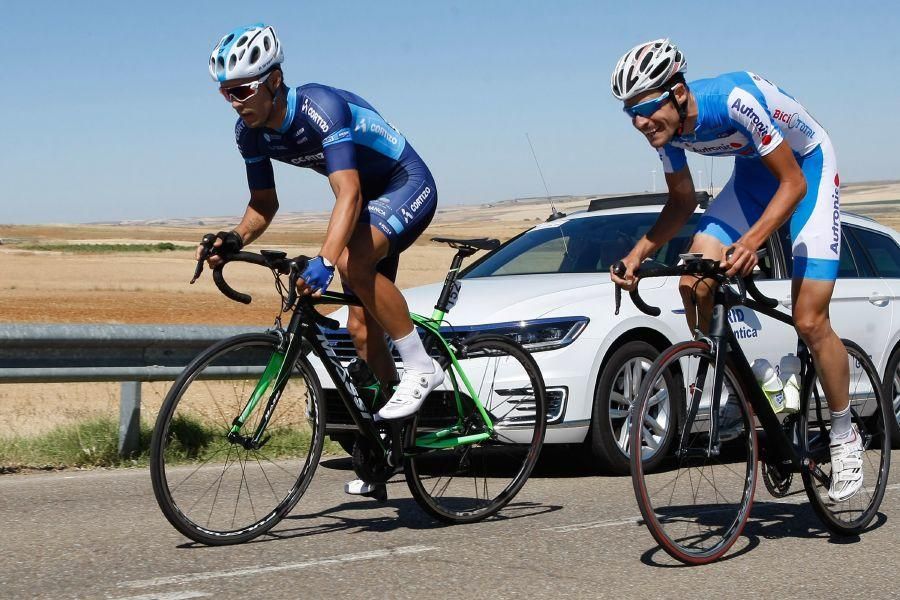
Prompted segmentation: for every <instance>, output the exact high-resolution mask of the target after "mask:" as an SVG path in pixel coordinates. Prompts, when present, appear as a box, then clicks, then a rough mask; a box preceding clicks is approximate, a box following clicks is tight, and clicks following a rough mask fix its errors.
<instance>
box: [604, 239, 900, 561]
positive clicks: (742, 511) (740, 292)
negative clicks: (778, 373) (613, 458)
mask: <svg viewBox="0 0 900 600" xmlns="http://www.w3.org/2000/svg"><path fill="white" fill-rule="evenodd" d="M682 259H683V264H679V265H677V266H674V267H669V266H658V265H652V264H647V263H645V265H644V266H641V267H639V268H638V269H637V271H636V272H635V275H636V276H637V277H640V278H641V279H642V280H643V279H647V278H650V277H668V276H682V275H693V276H696V277H697V278H698V281H701V280H702V279H712V280H714V281H715V283H716V288H715V293H714V304H713V311H712V322H711V326H710V331H709V335H700V334H698V335H697V337H696V339H694V340H692V341H686V342H682V343H678V344H675V345H673V346H671V347H669V348H668V349H666V350H664V351H663V352H662V353H661V354H660V355H659V357H658V358H657V359H656V360H655V361H654V362H653V364H652V365H651V366H650V369H649V371H648V373H647V375H646V377H645V378H644V382H643V384H642V386H641V388H640V390H639V392H638V395H637V397H636V399H635V401H634V404H633V406H632V407H631V411H632V412H631V419H632V420H631V469H632V471H631V472H632V482H633V485H634V492H635V496H636V498H637V502H638V505H639V506H640V510H641V514H642V515H643V518H644V523H645V524H646V525H647V528H648V529H649V530H650V533H651V534H652V535H653V537H654V538H655V539H656V541H657V542H658V543H659V545H660V546H661V547H662V548H663V549H664V550H665V551H666V552H667V553H668V554H669V555H671V556H672V557H674V558H675V559H677V560H679V561H682V562H684V563H687V564H703V563H708V562H712V561H714V560H716V559H718V558H720V557H721V556H723V555H724V554H725V553H726V552H727V551H728V550H729V548H731V546H732V544H734V542H735V541H736V540H737V538H738V537H739V536H740V535H741V532H742V531H743V529H744V525H745V524H746V522H747V519H748V517H749V515H750V509H751V507H752V505H753V498H754V492H755V487H756V482H757V471H758V469H757V463H758V462H759V461H761V462H762V469H761V471H762V477H763V481H764V483H765V485H766V488H767V489H768V490H769V492H770V493H771V494H772V495H773V496H775V497H783V496H785V495H786V494H787V493H788V490H789V489H790V485H791V482H792V478H793V475H794V473H797V472H799V473H800V475H801V478H802V480H803V486H804V488H805V489H806V494H807V496H808V498H809V501H810V503H811V504H812V507H813V509H814V510H815V513H816V514H817V515H818V516H819V518H820V519H821V520H822V522H823V523H824V524H825V525H826V527H827V528H828V529H829V530H831V531H832V532H834V533H836V534H840V535H856V534H858V533H860V532H862V531H864V530H865V529H866V527H867V526H868V525H869V523H870V522H871V521H872V519H873V518H874V517H875V515H876V514H877V512H878V508H879V506H880V504H881V500H882V497H883V496H884V492H885V487H886V486H887V481H888V472H889V468H890V459H891V453H890V449H891V445H890V429H889V428H888V427H887V423H888V421H887V419H888V418H893V411H892V409H891V405H890V402H889V400H888V398H887V396H886V395H885V394H884V390H883V388H882V384H881V381H880V379H879V377H878V372H877V370H876V368H875V366H874V364H872V360H871V359H870V358H869V356H868V355H867V354H866V353H865V351H863V349H862V348H860V346H859V345H857V344H855V343H854V342H852V341H849V340H842V341H843V343H844V346H845V347H846V349H847V360H848V364H849V369H850V389H849V392H850V406H851V413H852V422H853V425H854V426H855V427H856V428H857V429H858V431H859V435H861V436H862V440H863V449H864V452H863V457H862V459H863V475H864V483H863V488H862V489H861V490H860V491H859V492H858V493H857V494H855V495H854V496H852V497H850V498H849V499H847V500H845V501H843V502H833V501H832V500H831V499H830V498H829V497H828V488H829V485H830V483H831V464H830V461H831V458H830V453H829V448H828V446H829V428H830V413H829V410H828V404H827V402H826V399H825V393H824V390H823V388H822V386H821V384H820V383H819V376H818V374H817V372H816V366H815V365H814V364H813V359H812V356H811V353H810V352H809V349H808V348H807V347H806V345H805V344H804V343H803V341H802V340H798V346H797V356H798V357H799V358H800V360H801V365H802V367H801V371H800V382H801V383H800V410H799V411H798V412H796V413H794V414H791V415H789V416H787V417H786V418H783V419H780V418H779V416H778V415H777V414H776V412H775V411H774V409H773V408H772V406H771V404H770V402H769V401H768V399H767V398H766V396H765V394H764V393H763V391H762V390H761V388H760V385H759V384H758V383H757V382H756V378H755V377H754V375H753V371H752V369H751V367H750V365H749V364H748V362H747V358H746V357H745V355H744V353H743V351H742V350H741V346H740V344H739V343H738V340H737V338H736V337H735V335H734V333H733V331H732V329H731V326H730V325H729V321H728V314H729V311H730V310H731V309H732V308H734V307H737V306H746V307H747V308H750V309H751V310H754V311H757V312H758V313H760V314H763V315H767V316H769V317H771V318H773V319H776V320H778V321H780V322H782V323H785V324H786V325H790V326H793V325H794V322H793V319H792V318H791V317H790V316H789V315H787V314H784V313H782V312H780V311H778V310H775V307H776V306H777V305H778V302H777V301H776V300H774V299H771V298H767V297H765V296H764V295H763V294H762V293H761V292H760V291H759V289H758V288H757V287H756V285H755V284H754V282H753V279H752V277H748V278H743V277H740V276H735V277H727V276H726V275H725V273H724V270H723V269H722V268H720V266H719V261H716V260H710V259H703V258H700V257H699V256H697V255H691V254H686V255H682ZM618 272H622V273H624V265H621V266H620V267H619V271H618ZM618 294H619V295H620V294H621V292H618ZM748 294H749V297H748ZM631 298H632V300H633V301H634V303H635V305H636V306H637V307H638V308H639V309H640V310H642V311H643V312H645V313H647V314H650V315H653V316H657V315H659V313H660V311H659V309H658V308H656V307H652V306H649V305H648V304H646V303H645V302H644V301H643V299H642V298H641V297H640V294H639V293H638V290H637V289H635V290H634V291H632V292H631ZM758 427H760V428H761V429H762V435H760V434H759V433H758V431H757V429H758ZM656 451H661V453H664V454H665V456H666V457H667V458H666V459H665V460H664V461H663V462H662V463H661V464H660V465H658V466H657V467H653V468H651V466H650V465H648V463H647V462H646V461H644V460H642V458H641V457H642V454H647V453H654V454H655V453H656Z"/></svg>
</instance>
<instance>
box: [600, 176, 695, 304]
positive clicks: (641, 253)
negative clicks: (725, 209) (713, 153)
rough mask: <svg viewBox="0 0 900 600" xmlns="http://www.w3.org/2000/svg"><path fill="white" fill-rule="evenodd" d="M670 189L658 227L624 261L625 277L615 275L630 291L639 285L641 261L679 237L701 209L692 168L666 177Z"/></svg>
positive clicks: (657, 221)
mask: <svg viewBox="0 0 900 600" xmlns="http://www.w3.org/2000/svg"><path fill="white" fill-rule="evenodd" d="M666 185H667V186H668V188H669V200H668V201H667V202H666V205H665V206H664V207H663V209H662V211H661V212H660V214H659V217H658V218H657V219H656V223H654V224H653V227H651V228H650V231H648V232H647V234H646V235H645V236H644V237H642V238H641V239H640V240H638V243H637V244H635V246H634V248H632V250H631V252H629V253H628V256H626V257H624V258H623V259H622V262H623V263H625V267H626V271H625V275H624V276H623V277H619V276H618V275H616V274H615V273H612V280H613V282H615V283H617V284H618V285H620V286H622V287H623V288H625V289H627V290H631V289H633V288H634V285H635V283H636V281H635V279H634V270H635V269H636V268H637V266H638V265H639V264H641V261H643V260H644V259H645V258H647V257H648V256H650V255H652V254H653V253H654V252H656V251H657V250H659V249H660V248H661V247H662V246H663V245H664V244H665V243H666V242H668V241H669V240H671V239H672V238H673V237H675V236H676V235H677V234H678V232H679V231H681V228H682V227H684V225H685V223H687V222H688V219H690V218H691V215H692V214H694V210H696V208H697V196H696V194H695V192H694V180H693V179H692V178H691V171H690V169H689V168H688V167H684V168H683V169H681V170H680V171H676V172H675V173H666Z"/></svg>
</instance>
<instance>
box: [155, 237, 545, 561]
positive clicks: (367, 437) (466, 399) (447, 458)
mask: <svg viewBox="0 0 900 600" xmlns="http://www.w3.org/2000/svg"><path fill="white" fill-rule="evenodd" d="M436 239H437V240H438V241H443V242H446V243H449V244H450V245H451V246H452V247H454V248H456V249H457V253H456V255H455V256H454V258H453V264H452V267H451V269H450V272H449V273H448V275H447V279H446V281H445V282H444V288H443V290H442V291H441V295H440V298H439V300H438V303H437V305H436V306H435V312H434V314H433V315H432V317H431V318H426V317H422V316H419V315H411V316H412V318H413V321H414V322H415V324H416V325H417V326H418V327H419V329H420V332H421V334H422V335H423V342H424V344H425V347H426V350H428V352H429V354H430V355H431V356H432V357H434V358H436V359H437V360H438V362H440V364H441V367H442V368H443V370H444V373H445V377H444V382H443V384H442V385H441V386H439V387H438V388H437V389H436V390H434V391H433V392H432V393H431V394H430V395H429V397H428V399H427V400H426V402H425V404H424V405H423V407H422V409H421V410H420V411H419V415H420V416H418V417H413V418H410V419H406V420H403V421H398V422H394V421H378V420H375V419H374V417H373V415H374V414H375V413H376V411H377V410H378V409H379V408H380V406H381V405H383V402H384V397H385V396H386V395H388V394H386V393H380V392H379V390H378V389H377V386H376V387H375V388H361V387H357V385H355V384H354V382H353V380H352V378H351V376H350V375H349V374H348V369H347V368H346V367H345V365H343V364H342V363H341V362H340V361H339V360H338V358H337V356H336V355H335V352H334V350H333V349H332V347H331V346H330V345H329V341H328V339H327V336H326V331H325V330H329V329H331V330H334V329H337V328H338V323H337V322H336V321H334V320H333V319H330V318H328V317H326V316H324V315H322V314H320V313H319V312H317V310H316V308H315V307H316V306H317V305H319V304H342V305H354V306H358V305H359V301H358V300H357V299H356V298H355V297H353V296H348V295H345V294H338V293H325V294H322V296H321V297H320V298H313V297H309V296H305V297H301V298H298V297H297V295H296V289H295V284H296V281H297V278H298V277H299V274H300V273H301V272H302V271H303V269H304V266H305V260H306V259H305V258H303V257H299V258H297V259H290V258H288V257H287V256H286V254H285V253H284V252H273V251H266V250H263V251H262V253H260V254H255V253H250V252H239V253H236V254H233V255H231V256H226V257H223V260H224V262H223V263H222V264H220V265H218V266H217V267H215V268H214V269H213V279H214V281H215V283H216V286H218V288H219V290H221V291H222V293H223V294H225V295H226V296H227V297H229V298H231V299H232V300H236V301H239V302H243V303H249V302H250V296H248V295H246V294H242V293H240V292H237V291H235V290H234V289H232V288H231V287H230V286H229V285H228V283H227V282H226V281H225V278H224V276H223V273H222V268H223V267H224V266H225V265H226V264H231V263H235V262H244V263H251V264H254V265H260V266H263V267H265V268H268V269H270V270H271V271H272V273H273V275H274V279H275V285H276V288H277V290H278V292H279V293H280V294H281V298H282V313H284V312H288V311H292V314H291V317H290V323H289V325H288V326H287V327H286V328H285V327H282V326H281V315H279V316H278V318H277V319H276V325H275V327H274V328H273V329H270V330H268V331H266V332H264V333H249V334H245V335H238V336H235V337H232V338H229V339H226V340H222V341H221V342H219V343H217V344H214V345H213V346H212V347H210V348H209V349H208V350H206V351H204V352H203V353H202V354H200V355H199V356H198V357H197V358H196V359H194V361H193V362H191V364H190V365H188V366H187V368H186V369H185V370H184V372H183V373H182V374H181V376H180V377H179V378H178V380H177V381H176V382H175V384H174V385H173V386H172V388H171V390H170V391H169V393H168V395H167V396H166V399H165V401H164V402H163V405H162V408H161V409H160V412H159V416H158V418H157V421H156V427H155V429H154V432H153V440H152V445H151V458H150V471H151V475H152V480H153V491H154V493H155V495H156V499H157V502H158V503H159V506H160V508H161V509H162V511H163V514H164V515H165V516H166V518H167V519H168V520H169V522H170V523H171V524H172V525H173V526H174V527H175V528H176V529H177V530H178V531H180V532H181V533H183V534H184V535H186V536H187V537H189V538H191V539H192V540H194V541H197V542H200V543H204V544H215V545H219V544H233V543H240V542H245V541H247V540H250V539H252V538H255V537H257V536H259V535H261V534H263V533H265V532H266V531H268V530H269V529H271V528H272V527H273V526H274V525H275V524H276V523H278V522H279V521H280V520H281V519H282V518H284V517H285V516H286V515H287V514H288V513H289V512H291V510H292V509H294V507H295V506H296V504H297V503H298V501H299V500H300V498H301V497H302V496H303V494H304V492H305V491H306V489H307V487H308V486H309V483H310V481H311V480H312V477H313V475H314V474H315V470H316V467H317V465H318V463H319V458H320V455H321V453H322V448H323V444H324V437H325V419H326V414H325V406H326V403H325V397H324V394H323V390H322V386H321V384H320V382H319V376H318V375H317V371H316V368H314V362H315V361H313V360H311V359H313V358H316V359H318V361H319V362H320V369H322V370H324V372H325V373H326V374H327V376H328V377H329V378H330V379H331V380H332V382H333V384H334V387H335V388H336V390H337V393H338V394H339V395H340V397H341V399H342V400H343V402H344V404H345V405H346V407H347V410H348V411H349V413H350V415H351V416H352V418H353V421H354V422H355V423H356V426H357V428H358V430H359V435H358V436H357V441H356V443H355V445H354V447H353V453H352V461H353V468H354V470H355V471H356V474H357V476H358V477H360V478H361V479H363V480H365V481H367V482H370V483H384V482H387V481H388V480H389V479H390V478H391V477H393V476H394V475H395V474H398V473H399V472H400V471H403V473H404V475H405V477H406V481H407V484H408V486H409V489H410V491H411V492H412V495H413V497H414V498H415V499H416V501H417V502H418V503H419V504H420V505H421V506H422V508H424V509H425V510H426V511H427V512H428V513H429V514H431V515H433V516H434V517H436V518H438V519H440V520H442V521H445V522H449V523H467V522H474V521H478V520H481V519H484V518H486V517H489V516H491V515H493V514H494V513H496V512H497V511H499V510H500V509H501V508H503V507H504V506H505V505H506V504H507V503H508V502H509V501H510V500H512V498H513V497H514V496H515V495H516V493H518V491H519V490H520V489H521V488H522V486H523V485H524V484H525V481H526V480H527V479H528V476H529V474H530V473H531V470H532V468H533V467H534V465H535V463H536V462H537V459H538V455H539V453H540V449H541V445H542V444H543V440H544V432H545V430H546V423H547V400H546V395H545V391H544V382H543V379H542V377H541V374H540V371H539V369H538V367H537V364H536V363H535V362H534V359H533V358H532V357H531V355H530V354H529V353H528V352H527V351H526V350H525V349H523V348H522V346H521V345H520V344H518V343H517V342H515V341H513V340H512V339H509V338H508V337H504V336H499V335H489V334H481V335H478V334H476V335H472V336H469V337H462V336H455V335H453V334H452V331H451V333H450V334H448V335H447V337H445V336H444V335H443V334H442V331H441V326H442V324H444V323H445V319H444V317H445V315H446V313H447V311H449V310H450V308H451V306H452V303H453V300H454V299H453V296H454V295H455V293H456V290H457V288H456V277H457V273H458V271H459V267H460V266H461V264H462V260H463V259H464V258H465V257H468V256H471V255H472V254H474V253H475V252H477V251H478V250H480V249H490V248H494V247H496V246H497V245H499V242H497V241H496V240H485V239H475V240H452V239H444V238H436ZM214 241H215V236H211V237H210V236H207V237H206V238H204V246H205V247H206V248H207V249H208V251H213V250H212V242H214ZM202 267H203V260H202V259H201V261H198V265H197V270H196V271H195V275H194V277H195V279H196V278H197V276H199V274H200V272H201V270H202ZM285 278H286V281H285ZM451 329H452V328H451Z"/></svg>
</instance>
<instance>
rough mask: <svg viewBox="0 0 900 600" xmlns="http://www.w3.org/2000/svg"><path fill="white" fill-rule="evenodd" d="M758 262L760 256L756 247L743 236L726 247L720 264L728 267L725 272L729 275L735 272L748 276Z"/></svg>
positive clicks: (725, 267) (724, 267)
mask: <svg viewBox="0 0 900 600" xmlns="http://www.w3.org/2000/svg"><path fill="white" fill-rule="evenodd" d="M758 262H759V258H758V257H757V255H756V248H753V247H752V246H751V245H750V244H748V243H747V242H745V241H744V240H743V238H741V239H739V240H738V241H736V242H735V243H733V244H732V245H730V246H728V247H727V248H725V250H724V251H723V253H722V261H721V262H720V263H719V265H720V266H721V267H722V268H723V269H726V271H725V274H726V275H727V276H729V277H731V276H733V275H735V274H740V275H741V276H742V277H747V276H749V275H750V274H751V273H752V272H753V269H754V268H755V267H756V265H757V263H758Z"/></svg>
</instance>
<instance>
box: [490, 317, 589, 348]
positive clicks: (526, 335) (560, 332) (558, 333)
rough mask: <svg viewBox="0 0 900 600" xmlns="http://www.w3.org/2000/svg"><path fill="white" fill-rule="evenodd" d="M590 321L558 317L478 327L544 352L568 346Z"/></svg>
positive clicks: (580, 318)
mask: <svg viewBox="0 0 900 600" xmlns="http://www.w3.org/2000/svg"><path fill="white" fill-rule="evenodd" d="M589 322H590V319H588V318H587V317H558V318H551V319H533V320H531V321H516V322H513V323H497V324H491V325H479V326H478V327H477V328H478V331H479V333H498V334H500V335H505V336H507V337H510V338H512V339H513V340H515V341H517V342H519V343H520V344H522V346H524V347H525V349H526V350H528V351H529V352H543V351H546V350H556V349H558V348H564V347H566V346H568V345H569V344H571V343H572V342H574V341H575V340H576V339H577V338H578V336H579V335H581V332H582V331H584V328H585V327H587V324H588V323H589Z"/></svg>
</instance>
